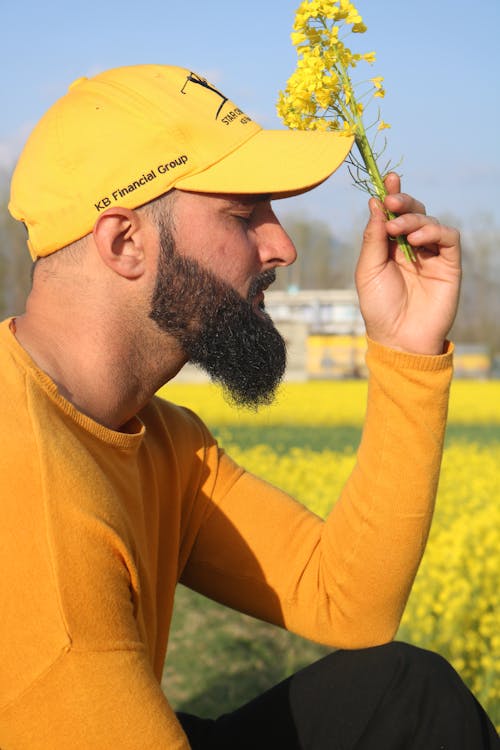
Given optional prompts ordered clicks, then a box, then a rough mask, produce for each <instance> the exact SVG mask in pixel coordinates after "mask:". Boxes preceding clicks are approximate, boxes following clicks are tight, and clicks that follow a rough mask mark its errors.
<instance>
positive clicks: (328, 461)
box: [162, 381, 500, 729]
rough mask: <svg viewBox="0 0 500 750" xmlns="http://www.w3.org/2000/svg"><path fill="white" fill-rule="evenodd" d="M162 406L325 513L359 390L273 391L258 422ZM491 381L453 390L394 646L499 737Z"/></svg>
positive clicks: (177, 395) (212, 410) (497, 387)
mask: <svg viewBox="0 0 500 750" xmlns="http://www.w3.org/2000/svg"><path fill="white" fill-rule="evenodd" d="M162 395H163V396H164V397H165V398H168V399H170V400H172V401H175V402H177V403H183V404H185V405H187V406H190V407H191V408H193V409H194V410H195V411H196V412H197V413H198V414H200V416H202V418H203V419H204V420H205V421H206V422H207V424H208V425H209V427H210V428H211V429H212V430H213V431H214V432H215V433H216V434H217V436H218V437H219V439H220V440H221V442H222V444H223V445H224V447H225V448H226V449H227V450H228V452H230V453H231V455H232V456H233V457H234V458H235V459H236V460H238V461H239V462H240V463H242V464H244V465H245V466H246V467H247V468H248V469H250V470H252V471H254V472H256V473H258V474H260V475H261V476H265V477H266V478H268V479H269V480H270V481H272V482H273V483H275V484H278V485H279V486H281V487H283V488H284V489H286V490H288V491H289V492H291V493H292V494H293V495H295V496H296V497H297V498H299V499H300V500H301V501H302V502H304V503H305V504H306V505H308V506H309V507H310V508H312V509H313V510H314V511H316V512H317V513H320V514H326V513H327V512H328V511H329V508H330V506H331V503H332V497H333V498H335V497H336V496H337V495H338V493H339V491H340V488H341V486H342V484H343V482H344V481H345V479H346V478H347V476H348V474H349V472H350V470H351V468H352V466H353V463H354V454H355V450H356V446H357V441H358V439H359V432H360V427H361V425H362V422H363V416H364V408H365V397H366V383H365V382H364V381H357V382H334V381H332V382H310V383H301V384H298V383H289V384H285V385H284V386H282V388H281V390H280V393H279V396H278V399H277V402H276V403H275V404H273V405H272V406H271V407H268V408H266V409H263V410H262V411H260V412H258V413H252V412H241V411H236V410H235V409H233V408H232V407H231V406H229V405H228V404H227V403H226V402H225V401H224V400H223V398H222V396H221V395H220V392H219V390H218V389H217V388H215V387H214V386H212V385H208V384H193V385H184V384H176V383H175V382H174V383H171V384H170V385H169V386H167V387H166V388H165V389H164V390H163V392H162ZM499 467H500V382H495V381H491V382H467V381H455V383H454V384H453V388H452V397H451V404H450V419H449V428H448V436H447V442H446V449H445V455H444V459H443V469H442V475H441V482H440V487H439V494H438V503H437V509H436V514H435V518H434V524H433V527H432V531H431V536H430V540H429V544H428V547H427V550H426V553H425V556H424V560H423V563H422V565H421V568H420V571H419V574H418V576H417V580H416V582H415V585H414V588H413V591H412V594H411V597H410V600H409V603H408V606H407V609H406V612H405V615H404V618H403V622H402V625H401V630H400V634H399V635H400V637H401V638H402V639H405V640H408V641H410V642H412V643H414V644H416V645H421V646H423V647H425V648H430V649H433V650H436V651H438V652H439V653H441V654H443V655H444V656H445V657H447V658H448V659H449V660H450V661H451V662H452V664H453V665H454V666H455V668H456V669H457V670H458V671H459V672H460V674H461V675H462V677H463V679H464V680H465V681H466V682H467V684H468V685H469V686H470V687H471V688H472V690H473V691H474V693H475V694H476V696H477V697H478V698H479V700H480V701H481V702H482V704H483V705H484V706H485V707H486V708H487V710H488V712H489V714H490V715H491V717H492V719H493V720H494V721H495V722H496V724H497V728H499V729H500V470H499Z"/></svg>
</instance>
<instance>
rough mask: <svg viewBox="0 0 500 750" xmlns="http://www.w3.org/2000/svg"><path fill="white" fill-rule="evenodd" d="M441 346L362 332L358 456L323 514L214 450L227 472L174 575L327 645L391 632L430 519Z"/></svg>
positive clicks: (383, 638)
mask: <svg viewBox="0 0 500 750" xmlns="http://www.w3.org/2000/svg"><path fill="white" fill-rule="evenodd" d="M451 349H452V347H451V346H450V347H449V351H448V352H446V353H445V354H443V355H440V356H420V355H411V354H406V353H401V352H396V351H393V350H390V349H387V348H385V347H383V346H380V345H378V344H376V343H374V342H369V348H368V354H367V363H368V366H369V370H370V379H369V388H368V405H367V414H366V420H365V426H364V430H363V436H362V440H361V444H360V447H359V450H358V455H357V461H356V465H355V467H354V470H353V472H352V474H351V476H350V478H349V479H348V481H347V483H346V486H345V488H344V490H343V492H342V494H341V497H340V498H339V499H338V501H337V502H336V503H335V504H334V506H333V509H332V511H331V513H330V515H329V517H328V518H327V520H326V521H323V520H322V519H320V518H318V517H317V516H316V515H314V514H313V513H311V512H309V511H308V510H307V509H305V508H304V507H303V506H302V505H300V504H299V503H297V502H296V501H294V500H293V499H292V498H290V497H289V496H287V495H286V494H285V493H283V492H281V491H279V490H278V489H276V488H274V487H272V486H271V485H269V484H267V483H265V482H263V481H261V480H259V479H257V478H256V477H254V476H252V475H251V474H249V473H247V472H241V471H239V472H238V471H237V469H236V467H235V466H234V465H232V463H231V461H230V459H229V458H227V457H225V456H222V458H221V463H220V467H219V474H220V476H221V479H223V478H225V477H227V475H228V474H232V476H233V477H234V481H233V482H232V483H230V484H229V485H228V482H227V479H226V481H225V482H220V483H221V484H223V485H225V486H224V491H223V493H222V494H221V496H220V497H219V496H218V493H217V487H216V488H215V490H214V493H213V502H212V504H210V505H209V506H208V509H207V513H206V516H205V519H204V522H203V524H202V526H201V528H200V530H199V532H198V535H197V540H196V543H195V545H194V547H193V550H192V552H191V555H190V559H189V562H188V565H187V566H186V569H185V571H184V574H183V581H184V582H185V583H187V585H189V586H191V587H193V588H195V589H197V590H199V591H201V592H202V593H205V594H206V595H208V596H211V597H212V598H215V599H217V600H219V601H221V602H222V603H224V604H227V605H230V606H232V607H234V608H236V609H239V610H241V611H244V612H247V613H248V614H251V615H254V616H256V617H259V618H261V619H265V620H268V621H270V622H273V623H276V624H278V625H281V626H283V627H286V628H288V629H290V630H292V631H294V632H297V633H299V634H301V635H303V636H306V637H308V638H310V639H312V640H316V641H320V642H323V643H326V644H328V645H332V646H336V647H343V648H362V647H366V646H371V645H377V644H380V643H384V642H387V641H388V640H390V639H391V638H392V637H394V635H395V633H396V630H397V628H398V625H399V622H400V619H401V615H402V613H403V610H404V607H405V604H406V601H407V598H408V596H409V593H410V590H411V586H412V584H413V581H414V578H415V575H416V572H417V569H418V566H419V563H420V560H421V558H422V555H423V552H424V548H425V544H426V540H427V536H428V532H429V528H430V523H431V519H432V513H433V507H434V501H435V497H436V491H437V485H438V478H439V471H440V463H441V456H442V450H443V441H444V432H445V424H446V415H447V405H448V394H449V385H450V380H451V372H452V352H451ZM334 499H335V498H332V501H333V500H334Z"/></svg>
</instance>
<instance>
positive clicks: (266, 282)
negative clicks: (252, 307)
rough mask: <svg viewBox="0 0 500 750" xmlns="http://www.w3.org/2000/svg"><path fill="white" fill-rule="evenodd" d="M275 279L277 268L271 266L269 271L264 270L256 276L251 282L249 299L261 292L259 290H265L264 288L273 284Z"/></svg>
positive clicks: (249, 300)
mask: <svg viewBox="0 0 500 750" xmlns="http://www.w3.org/2000/svg"><path fill="white" fill-rule="evenodd" d="M275 281H276V270H275V269H274V268H269V269H268V270H267V271H262V273H259V275H258V276H256V277H255V278H254V279H253V281H252V283H251V284H250V287H249V289H248V294H247V301H248V302H251V301H252V300H253V298H254V297H255V296H256V295H257V294H259V292H263V291H264V289H267V287H268V286H271V284H273V283H274V282H275Z"/></svg>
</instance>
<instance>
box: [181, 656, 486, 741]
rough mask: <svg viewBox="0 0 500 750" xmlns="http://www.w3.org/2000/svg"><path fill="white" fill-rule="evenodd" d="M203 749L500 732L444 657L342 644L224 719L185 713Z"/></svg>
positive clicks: (191, 735) (469, 737)
mask: <svg viewBox="0 0 500 750" xmlns="http://www.w3.org/2000/svg"><path fill="white" fill-rule="evenodd" d="M178 717H179V720H180V722H181V724H182V726H183V727H184V731H185V732H186V734H187V736H188V739H189V742H190V744H191V747H192V748H193V750H250V748H251V749H252V750H299V749H300V750H327V749H328V750H407V749H408V750H483V749H488V750H493V749H495V750H496V749H497V748H500V739H499V737H498V734H497V732H496V731H495V729H494V727H493V725H492V723H491V722H490V720H489V719H488V717H487V716H486V713H485V712H484V710H483V709H482V708H481V706H480V705H479V703H478V702H477V701H476V699H475V698H474V697H473V695H472V694H471V693H470V692H469V690H468V689H467V688H466V686H465V685H464V683H463V682H462V681H461V679H460V677H459V676H458V675H457V673H456V672H455V671H454V670H453V669H452V667H451V666H450V665H449V664H448V662H447V661H445V660H444V659H443V658H441V657H440V656H438V655H436V654H433V653H432V652H430V651H424V650H422V649H418V648H415V647H412V646H407V645H406V644H404V643H391V644H388V645H386V646H378V647H376V648H368V649H361V650H359V651H336V652H335V653H333V654H331V655H330V656H327V657H325V658H324V659H321V660H320V661H318V662H316V663H315V664H313V665H311V666H310V667H306V668H305V669H303V670H301V671H300V672H297V674H295V675H293V676H292V677H290V678H288V679H287V680H285V681H284V682H281V683H280V684H279V685H276V686H275V687H274V688H272V689H271V690H269V691H268V692H266V693H263V694H262V695H260V696H259V697H257V698H255V699H254V700H252V701H250V703H247V704H246V705H244V706H242V707H241V708H239V709H237V710H236V711H233V712H232V713H230V714H225V715H223V716H221V717H220V718H218V719H215V720H212V719H200V718H198V717H196V716H192V715H190V714H183V713H179V714H178Z"/></svg>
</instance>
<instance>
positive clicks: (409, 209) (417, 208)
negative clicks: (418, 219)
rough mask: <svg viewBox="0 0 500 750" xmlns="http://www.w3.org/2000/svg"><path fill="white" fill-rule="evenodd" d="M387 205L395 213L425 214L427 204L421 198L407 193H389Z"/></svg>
mask: <svg viewBox="0 0 500 750" xmlns="http://www.w3.org/2000/svg"><path fill="white" fill-rule="evenodd" d="M384 205H385V207H386V208H387V209H388V210H389V211H391V212H392V213H393V214H398V215H399V214H411V213H415V214H424V215H425V206H424V204H423V203H421V202H420V201H419V200H417V199H416V198H414V197H413V196H412V195H408V194H407V193H395V194H393V195H387V196H386V197H385V200H384Z"/></svg>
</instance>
